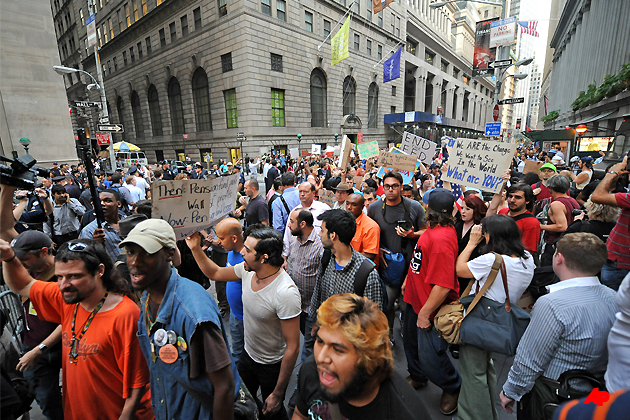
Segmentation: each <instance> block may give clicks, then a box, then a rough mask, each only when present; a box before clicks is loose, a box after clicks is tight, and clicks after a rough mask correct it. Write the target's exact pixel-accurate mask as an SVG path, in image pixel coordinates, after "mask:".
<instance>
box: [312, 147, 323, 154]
mask: <svg viewBox="0 0 630 420" xmlns="http://www.w3.org/2000/svg"><path fill="white" fill-rule="evenodd" d="M311 154H313V155H321V154H322V145H321V144H311Z"/></svg>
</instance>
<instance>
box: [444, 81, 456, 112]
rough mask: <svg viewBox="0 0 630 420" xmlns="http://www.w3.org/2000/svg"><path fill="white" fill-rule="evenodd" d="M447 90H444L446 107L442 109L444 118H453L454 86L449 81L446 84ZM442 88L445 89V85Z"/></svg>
mask: <svg viewBox="0 0 630 420" xmlns="http://www.w3.org/2000/svg"><path fill="white" fill-rule="evenodd" d="M447 86H448V90H447V91H446V109H445V110H444V116H445V117H446V118H453V115H455V113H454V112H453V95H454V93H455V87H454V86H452V84H451V83H449V84H448V85H447ZM444 89H447V87H446V86H445V87H444Z"/></svg>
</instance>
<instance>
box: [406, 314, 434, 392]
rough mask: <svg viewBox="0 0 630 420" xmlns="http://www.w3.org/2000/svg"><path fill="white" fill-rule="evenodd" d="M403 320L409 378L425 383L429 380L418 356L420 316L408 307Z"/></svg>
mask: <svg viewBox="0 0 630 420" xmlns="http://www.w3.org/2000/svg"><path fill="white" fill-rule="evenodd" d="M404 316H405V317H404V318H403V346H404V347H405V356H406V357H407V371H408V372H409V376H411V379H413V380H414V381H416V382H420V383H424V382H427V381H428V379H427V377H426V375H425V374H424V373H422V369H421V368H420V363H419V362H418V360H420V357H419V355H418V327H416V322H417V321H418V315H416V313H415V312H414V311H413V307H412V306H411V305H407V308H406V309H405V312H404Z"/></svg>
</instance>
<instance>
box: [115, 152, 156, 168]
mask: <svg viewBox="0 0 630 420" xmlns="http://www.w3.org/2000/svg"><path fill="white" fill-rule="evenodd" d="M119 157H120V160H121V161H122V163H123V166H124V167H125V168H127V167H129V166H131V165H137V164H138V163H139V164H140V165H142V166H147V165H148V164H149V160H148V159H147V157H146V155H145V154H144V152H116V159H118V158H119Z"/></svg>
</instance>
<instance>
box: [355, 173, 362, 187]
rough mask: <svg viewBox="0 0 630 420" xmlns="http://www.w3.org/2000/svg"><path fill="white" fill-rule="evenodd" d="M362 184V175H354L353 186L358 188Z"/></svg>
mask: <svg viewBox="0 0 630 420" xmlns="http://www.w3.org/2000/svg"><path fill="white" fill-rule="evenodd" d="M362 184H363V177H362V176H355V177H354V186H355V188H357V189H358V190H360V189H361V185H362Z"/></svg>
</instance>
